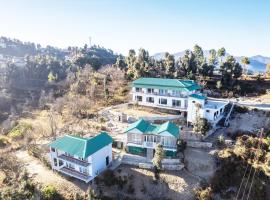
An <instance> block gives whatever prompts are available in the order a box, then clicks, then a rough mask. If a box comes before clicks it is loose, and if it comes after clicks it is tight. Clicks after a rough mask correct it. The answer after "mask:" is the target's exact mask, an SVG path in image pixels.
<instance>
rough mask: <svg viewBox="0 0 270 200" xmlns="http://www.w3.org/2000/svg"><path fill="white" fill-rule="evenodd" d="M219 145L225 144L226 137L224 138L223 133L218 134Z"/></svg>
mask: <svg viewBox="0 0 270 200" xmlns="http://www.w3.org/2000/svg"><path fill="white" fill-rule="evenodd" d="M217 145H218V146H219V147H222V146H224V145H225V138H224V136H223V135H220V136H218V138H217Z"/></svg>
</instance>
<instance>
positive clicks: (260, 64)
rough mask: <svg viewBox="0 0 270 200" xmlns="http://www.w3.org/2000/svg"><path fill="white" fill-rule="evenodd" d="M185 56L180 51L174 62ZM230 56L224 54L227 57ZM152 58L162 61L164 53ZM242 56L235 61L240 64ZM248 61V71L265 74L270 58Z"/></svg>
mask: <svg viewBox="0 0 270 200" xmlns="http://www.w3.org/2000/svg"><path fill="white" fill-rule="evenodd" d="M203 53H204V56H205V57H208V56H209V50H204V51H203ZM184 54H185V51H180V52H177V53H174V54H173V55H174V58H175V60H178V59H179V58H181V57H183V55H184ZM228 55H230V54H228V53H227V54H226V56H228ZM152 57H153V58H155V59H157V60H161V59H164V57H165V52H160V53H156V54H154V55H152ZM243 57H244V56H235V58H236V60H237V61H238V62H239V63H240V64H241V59H242V58H243ZM249 60H250V65H248V70H251V71H254V72H265V71H266V65H267V64H268V63H270V57H266V56H262V55H256V56H251V57H249Z"/></svg>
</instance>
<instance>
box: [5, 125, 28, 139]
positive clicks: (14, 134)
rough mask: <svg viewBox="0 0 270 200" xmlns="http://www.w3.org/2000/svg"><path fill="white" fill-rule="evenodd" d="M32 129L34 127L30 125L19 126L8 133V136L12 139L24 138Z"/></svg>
mask: <svg viewBox="0 0 270 200" xmlns="http://www.w3.org/2000/svg"><path fill="white" fill-rule="evenodd" d="M32 129H33V127H32V126H31V125H30V124H26V123H22V124H18V125H16V126H15V127H14V128H13V129H12V130H11V131H10V132H9V133H8V136H9V137H11V138H12V139H19V138H23V137H24V134H25V133H26V132H27V131H29V130H32Z"/></svg>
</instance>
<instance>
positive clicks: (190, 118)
mask: <svg viewBox="0 0 270 200" xmlns="http://www.w3.org/2000/svg"><path fill="white" fill-rule="evenodd" d="M194 93H198V92H197V91H195V90H194V91H190V92H181V93H180V95H181V97H176V96H172V95H173V94H172V90H167V93H166V94H164V95H163V94H162V95H160V94H159V89H154V91H153V94H150V93H147V88H141V91H140V92H136V87H133V88H132V100H133V102H136V103H138V104H139V105H142V106H149V107H158V108H165V109H170V110H178V111H186V112H187V122H190V123H194V121H195V119H196V109H197V108H196V106H195V105H196V103H200V104H201V105H202V108H201V109H199V112H198V114H199V116H200V117H201V118H206V119H207V120H208V121H209V122H210V123H212V125H214V126H215V125H216V123H217V122H218V121H219V120H220V119H221V118H222V117H223V112H224V107H225V106H226V105H227V104H228V103H226V102H223V105H219V106H218V108H211V107H210V108H209V107H207V106H206V104H211V102H209V103H207V101H206V100H204V99H197V98H193V97H189V96H190V95H191V94H194ZM136 96H141V97H142V101H137V99H136ZM147 97H152V98H153V99H154V103H150V102H147V101H146V98H147ZM160 98H164V99H167V105H163V104H159V99H160ZM173 99H174V100H180V101H181V105H180V107H173V105H172V100H173ZM193 101H195V103H193ZM221 108H222V113H220V109H221ZM217 111H219V112H218V115H217V116H215V115H214V113H216V112H217Z"/></svg>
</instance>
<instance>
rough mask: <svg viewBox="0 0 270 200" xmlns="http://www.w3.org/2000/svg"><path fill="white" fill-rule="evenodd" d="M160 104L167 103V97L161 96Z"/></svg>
mask: <svg viewBox="0 0 270 200" xmlns="http://www.w3.org/2000/svg"><path fill="white" fill-rule="evenodd" d="M159 104H162V105H167V99H163V98H160V99H159Z"/></svg>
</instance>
